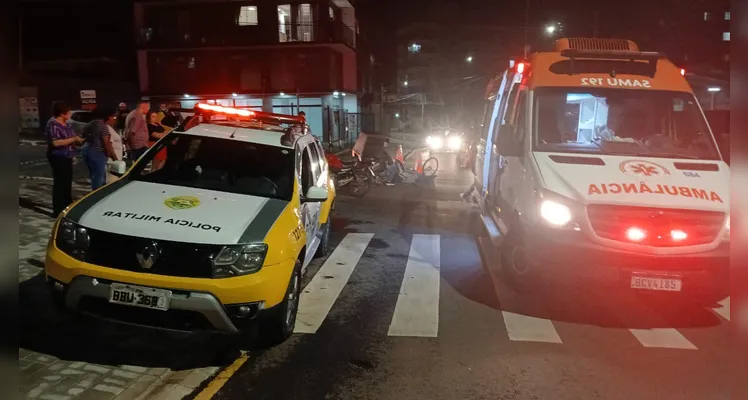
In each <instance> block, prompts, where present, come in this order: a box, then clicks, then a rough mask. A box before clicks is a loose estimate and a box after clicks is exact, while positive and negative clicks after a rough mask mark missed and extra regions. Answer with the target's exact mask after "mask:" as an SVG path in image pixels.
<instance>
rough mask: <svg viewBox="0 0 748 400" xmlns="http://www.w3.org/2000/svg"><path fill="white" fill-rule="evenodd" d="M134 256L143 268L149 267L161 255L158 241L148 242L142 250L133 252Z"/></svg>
mask: <svg viewBox="0 0 748 400" xmlns="http://www.w3.org/2000/svg"><path fill="white" fill-rule="evenodd" d="M135 257H137V258H138V263H140V266H141V267H143V269H151V267H153V264H155V263H156V261H158V259H159V258H160V257H161V250H160V249H159V248H158V243H156V242H150V243H148V244H146V245H145V247H144V248H143V250H142V251H140V252H138V253H135Z"/></svg>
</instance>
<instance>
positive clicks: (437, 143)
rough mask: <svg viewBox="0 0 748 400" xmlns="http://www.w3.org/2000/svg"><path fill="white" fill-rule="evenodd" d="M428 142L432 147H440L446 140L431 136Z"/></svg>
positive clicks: (427, 139)
mask: <svg viewBox="0 0 748 400" xmlns="http://www.w3.org/2000/svg"><path fill="white" fill-rule="evenodd" d="M426 144H428V145H429V147H431V148H432V149H440V148H441V147H442V145H443V144H444V140H443V139H442V138H440V137H438V136H429V137H427V138H426Z"/></svg>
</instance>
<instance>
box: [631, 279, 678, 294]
mask: <svg viewBox="0 0 748 400" xmlns="http://www.w3.org/2000/svg"><path fill="white" fill-rule="evenodd" d="M681 286H682V282H681V280H680V279H678V278H660V277H648V276H632V277H631V288H632V289H644V290H659V291H665V292H680V291H681Z"/></svg>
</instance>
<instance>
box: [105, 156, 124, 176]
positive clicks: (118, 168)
mask: <svg viewBox="0 0 748 400" xmlns="http://www.w3.org/2000/svg"><path fill="white" fill-rule="evenodd" d="M125 172H127V165H126V164H125V162H124V161H122V160H117V161H112V163H111V164H109V173H111V174H112V175H114V176H122V175H124V174H125Z"/></svg>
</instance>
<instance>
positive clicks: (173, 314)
mask: <svg viewBox="0 0 748 400" xmlns="http://www.w3.org/2000/svg"><path fill="white" fill-rule="evenodd" d="M48 283H49V286H50V292H51V294H52V297H53V299H54V300H55V302H56V303H57V305H58V307H59V308H61V309H64V310H66V311H72V312H76V313H80V314H83V315H86V316H90V317H94V318H97V319H102V320H107V321H110V322H115V323H119V324H126V325H134V326H141V327H147V328H154V329H159V330H168V331H182V332H192V331H210V332H220V333H240V332H241V331H243V330H244V329H246V328H247V326H248V325H249V324H251V321H253V320H255V319H256V317H257V315H258V314H259V313H260V312H261V311H263V309H264V302H255V303H247V304H234V305H223V304H221V302H220V301H219V300H218V298H216V297H215V296H214V295H212V294H210V293H204V292H193V291H181V290H172V295H171V302H170V305H169V309H168V310H166V311H162V310H155V309H147V308H140V307H132V306H128V305H120V304H112V303H110V302H109V295H110V289H111V286H112V284H113V283H114V282H112V281H109V280H104V279H100V278H93V277H89V276H77V277H76V278H75V279H73V281H72V282H71V283H70V284H67V285H66V284H64V283H62V282H59V281H57V280H55V279H54V278H51V277H48ZM240 309H241V310H240Z"/></svg>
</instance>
